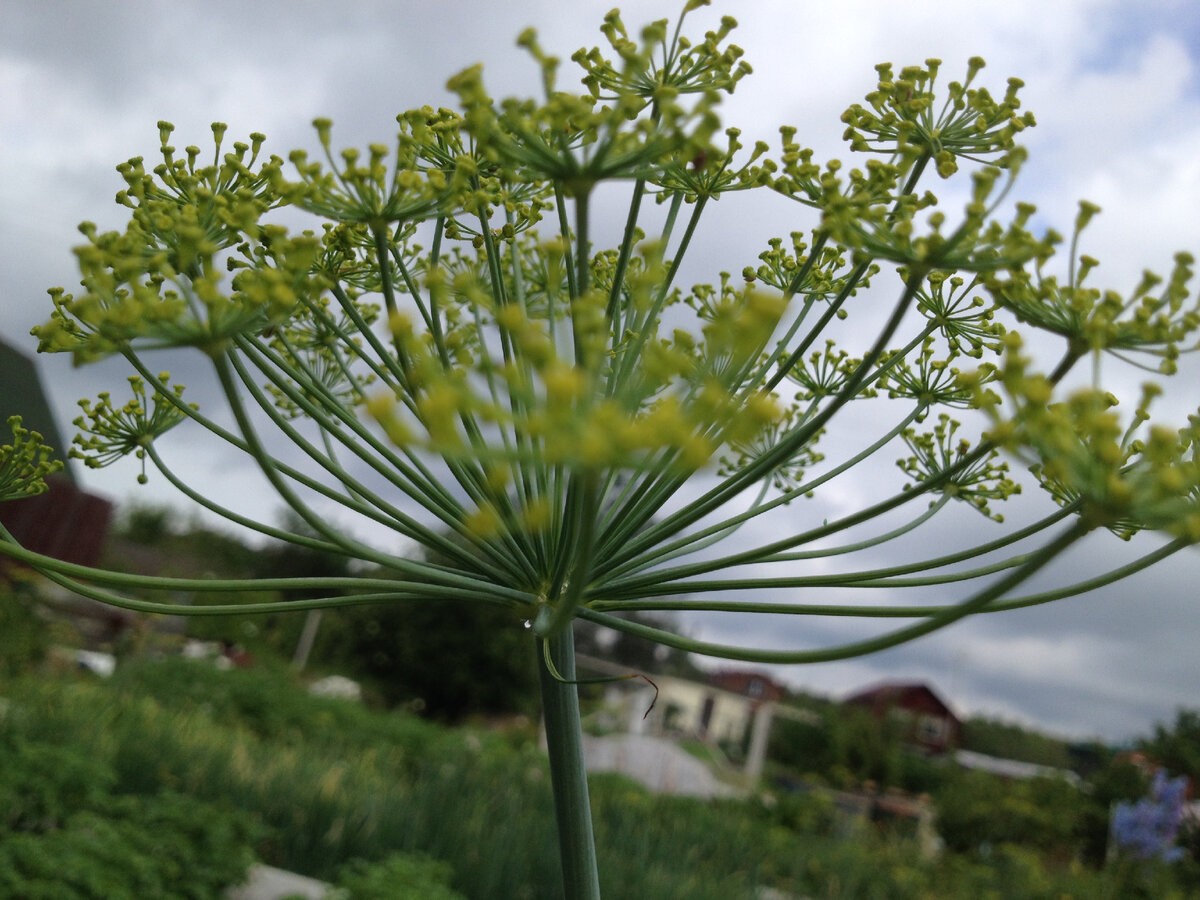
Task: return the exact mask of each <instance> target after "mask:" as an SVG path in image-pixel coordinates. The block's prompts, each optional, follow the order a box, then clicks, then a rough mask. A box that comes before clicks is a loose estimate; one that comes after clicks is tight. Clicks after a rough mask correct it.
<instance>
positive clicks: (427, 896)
mask: <svg viewBox="0 0 1200 900" xmlns="http://www.w3.org/2000/svg"><path fill="white" fill-rule="evenodd" d="M451 875H452V873H451V871H450V866H449V865H447V864H446V863H444V862H438V861H436V860H431V859H423V858H421V857H418V856H410V855H408V854H404V853H395V854H392V855H391V856H389V857H388V858H387V859H385V860H383V861H382V862H377V863H366V862H363V861H361V860H356V861H353V862H350V863H347V864H346V865H345V866H343V867H342V868H341V870H339V872H338V877H337V882H336V887H337V888H338V891H335V892H334V893H333V894H332V896H331V900H334V898H336V900H343V898H344V900H463V895H462V894H460V893H458V892H457V891H455V890H453V889H451V888H450V887H449V883H450V879H451Z"/></svg>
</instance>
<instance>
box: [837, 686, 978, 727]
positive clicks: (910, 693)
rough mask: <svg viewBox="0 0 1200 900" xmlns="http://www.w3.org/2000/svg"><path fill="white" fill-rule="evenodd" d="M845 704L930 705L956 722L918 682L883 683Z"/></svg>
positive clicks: (856, 693)
mask: <svg viewBox="0 0 1200 900" xmlns="http://www.w3.org/2000/svg"><path fill="white" fill-rule="evenodd" d="M844 702H846V703H853V704H856V705H860V706H872V707H888V706H899V707H911V706H914V705H916V704H918V703H922V702H925V703H932V704H933V705H934V706H935V707H937V708H938V709H939V710H940V711H942V712H943V713H944V714H945V715H947V716H949V717H950V718H952V719H954V720H955V721H958V716H956V715H955V714H954V710H952V709H951V708H950V707H949V705H948V704H947V703H946V702H945V701H944V700H942V698H941V697H939V696H938V695H937V693H936V692H935V691H934V690H933V688H931V687H930V686H929V685H927V684H924V683H923V682H919V681H910V682H884V683H883V684H877V685H874V686H872V687H869V688H865V689H864V690H861V691H856V692H855V693H853V694H851V695H850V696H848V697H847V698H846V699H845V701H844Z"/></svg>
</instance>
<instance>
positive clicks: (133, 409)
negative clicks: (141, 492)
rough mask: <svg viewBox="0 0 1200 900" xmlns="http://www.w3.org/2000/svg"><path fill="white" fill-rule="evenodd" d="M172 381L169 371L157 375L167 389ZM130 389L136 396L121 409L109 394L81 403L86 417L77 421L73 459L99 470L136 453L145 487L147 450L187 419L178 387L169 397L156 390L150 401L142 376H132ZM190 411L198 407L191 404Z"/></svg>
mask: <svg viewBox="0 0 1200 900" xmlns="http://www.w3.org/2000/svg"><path fill="white" fill-rule="evenodd" d="M169 380H170V375H169V374H168V373H166V372H163V373H161V374H160V375H159V376H158V381H159V383H160V384H162V385H164V386H165V385H166V384H167V382H168V381H169ZM129 386H130V388H131V389H132V392H133V397H131V398H130V399H129V400H128V401H126V402H125V403H124V404H123V405H121V406H116V405H114V404H113V402H112V396H111V395H110V394H109V393H108V392H107V391H104V392H102V393H101V394H100V395H99V396H98V397H97V399H96V401H95V402H94V403H93V402H91V401H89V400H80V401H79V406H80V407H81V408H82V409H83V415H82V416H79V417H78V418H77V419H75V423H74V424H75V427H76V428H78V429H79V434H78V435H76V437H75V440H74V444H75V446H73V447H72V448H71V456H72V457H73V458H75V459H82V460H83V462H84V464H85V465H86V466H88V467H89V468H92V469H99V468H103V467H104V466H107V465H111V464H112V463H114V462H116V461H117V460H120V459H124V458H125V457H126V456H129V455H130V454H133V455H134V456H136V457H137V458H138V459H139V460H142V461H143V470H142V473H141V474H140V475H139V476H138V481H139V482H141V483H143V484H144V483H145V481H146V473H145V457H146V448H147V447H148V446H149V445H150V444H151V443H152V442H153V441H154V440H155V438H158V437H161V436H162V435H163V434H165V433H166V432H168V431H170V430H171V429H172V428H174V427H175V426H176V425H178V424H179V423H180V422H181V421H183V419H184V417H185V415H184V413H183V412H182V411H181V410H180V406H181V404H182V400H181V397H182V395H183V387H182V386H181V385H175V386H174V388H173V390H172V391H171V392H170V396H168V395H164V394H162V393H160V392H159V391H157V390H156V391H155V392H154V393H153V394H152V395H151V396H150V397H149V398H147V396H146V384H145V382H144V381H143V380H142V378H141V377H140V376H137V375H131V376H130V377H129ZM191 408H192V409H195V408H196V407H195V405H194V404H192V405H191Z"/></svg>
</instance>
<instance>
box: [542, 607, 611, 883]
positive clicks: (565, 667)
mask: <svg viewBox="0 0 1200 900" xmlns="http://www.w3.org/2000/svg"><path fill="white" fill-rule="evenodd" d="M546 644H547V646H546V647H545V648H544V649H545V650H546V651H548V652H547V654H546V655H540V656H539V659H538V674H539V676H540V678H541V687H542V713H543V715H544V717H545V720H546V749H547V751H548V753H549V754H550V782H551V784H552V785H553V787H554V815H555V818H556V819H557V821H558V847H559V854H560V856H561V857H562V868H563V896H564V897H565V898H566V900H599V898H600V876H599V872H598V870H597V867H596V842H595V838H594V837H593V836H592V807H591V803H590V802H589V800H588V785H587V768H586V767H585V766H584V760H583V730H582V728H581V726H580V721H579V689H578V688H577V687H576V686H575V685H574V684H572V683H570V682H573V681H574V679H575V637H574V634H573V632H572V630H571V628H570V627H567V628H563V629H561V630H560V631H559V632H558V633H556V634H553V635H551V636H550V637H549V638H547V639H546ZM547 655H548V656H549V662H550V663H551V664H552V665H553V667H554V670H555V671H551V669H550V667H549V666H548V665H547V659H546V656H547Z"/></svg>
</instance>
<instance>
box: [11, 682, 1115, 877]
mask: <svg viewBox="0 0 1200 900" xmlns="http://www.w3.org/2000/svg"><path fill="white" fill-rule="evenodd" d="M0 693H3V694H5V695H7V696H8V697H9V698H10V700H11V703H10V705H9V709H8V712H7V713H6V714H5V715H4V716H3V717H2V718H0V746H5V743H4V742H7V745H8V746H14V745H16V744H17V743H20V744H21V745H23V746H30V747H40V748H47V747H51V746H53V747H57V748H63V749H62V750H61V751H58V752H64V753H69V754H70V755H71V757H72V758H73V759H75V760H77V761H78V760H85V761H87V762H86V763H84V762H77V763H76V764H73V765H76V768H74V769H72V768H71V766H70V765H68V766H57V767H56V766H54V765H52V764H51V763H48V762H45V761H43V762H44V765H43V769H46V770H52V771H55V772H57V773H58V774H57V775H56V776H55V777H57V778H59V779H60V780H61V781H62V782H63V784H62V786H61V787H62V789H61V791H59V794H58V800H56V801H55V802H57V803H58V804H59V807H58V808H56V811H55V813H54V816H55V817H57V818H59V819H62V820H63V821H64V822H69V821H71V819H70V817H71V816H72V815H73V812H74V810H76V809H88V808H90V807H94V806H95V805H96V803H98V802H99V801H97V800H96V797H93V794H94V793H95V794H96V795H97V796H99V797H100V798H104V797H108V796H110V795H117V796H120V797H124V798H154V797H161V796H165V795H167V794H169V795H171V796H186V797H189V798H193V799H194V800H197V801H200V802H203V803H205V804H212V805H214V807H215V808H226V809H232V808H236V809H238V810H240V811H241V812H242V813H243V814H244V815H245V816H246V817H247V818H248V820H249V822H250V825H251V826H252V827H253V828H254V829H257V831H256V833H257V834H258V835H259V836H258V839H257V840H256V841H255V842H254V845H253V846H254V850H255V851H256V852H257V854H258V856H259V858H261V859H262V860H263V861H265V862H268V863H271V864H273V865H278V866H281V867H283V868H287V869H291V870H293V871H297V872H301V873H303V874H307V875H310V876H313V877H317V878H321V879H325V880H336V879H337V878H338V875H339V873H343V874H344V873H346V872H348V871H350V870H347V869H345V868H344V867H345V866H346V864H347V863H349V862H351V861H353V860H361V861H363V862H365V863H378V864H380V865H381V866H383V867H384V868H386V867H387V866H389V865H392V866H400V867H403V866H406V865H409V862H407V861H405V860H401V861H400V862H396V861H395V860H394V859H393V860H392V861H391V862H388V860H389V857H394V854H396V853H403V854H406V855H407V856H406V858H405V859H406V860H407V859H425V860H433V861H435V862H434V863H433V865H435V866H437V865H438V864H439V863H440V864H441V865H442V866H443V867H444V868H442V869H439V870H437V871H439V872H441V873H442V875H445V876H446V879H447V880H448V885H446V888H447V889H452V890H453V891H456V892H458V893H459V894H461V895H463V896H465V897H469V898H497V897H502V898H515V900H519V898H537V900H541V898H554V897H556V896H559V895H560V891H561V888H560V876H559V869H558V865H559V864H558V855H557V842H556V839H555V834H554V831H553V827H554V826H553V821H554V817H553V807H552V802H551V796H550V786H549V778H548V771H547V767H546V763H545V759H544V756H543V755H542V753H541V752H540V751H539V750H538V749H537V747H536V744H535V742H534V740H533V735H532V733H531V732H528V731H526V732H516V733H511V734H504V733H489V732H485V731H478V730H470V729H446V728H442V727H439V726H435V725H432V724H430V723H428V722H425V721H422V720H420V719H417V718H414V717H413V716H411V715H407V714H398V713H379V712H372V711H370V710H367V709H364V708H362V707H360V706H357V705H355V704H351V703H346V702H344V701H337V700H330V699H323V698H314V697H310V696H308V695H307V694H306V693H305V692H304V691H303V690H302V689H301V688H299V687H298V686H297V685H295V684H293V683H292V682H291V681H290V679H289V677H288V676H287V675H286V674H285V673H273V672H270V671H252V672H238V671H234V672H218V671H216V670H214V669H212V668H210V667H208V666H205V665H202V664H195V663H187V662H183V661H180V660H168V661H163V662H159V663H136V664H130V665H128V666H126V667H124V669H123V671H121V672H120V673H119V675H118V676H117V677H116V678H114V679H112V681H111V682H109V683H102V682H93V681H87V680H74V679H64V680H37V679H29V678H27V679H23V680H20V681H14V682H10V683H8V684H7V685H6V686H4V688H3V690H0ZM39 752H50V751H46V750H44V749H43V751H39ZM89 766H91V767H93V768H88V767H89ZM591 785H592V795H593V806H594V810H593V811H594V818H595V827H596V837H597V848H598V855H599V860H600V871H601V878H602V887H603V889H604V895H605V897H606V898H609V900H621V898H644V897H688V898H696V900H707V898H712V900H730V898H743V897H744V898H750V897H753V896H754V892H755V889H756V887H758V886H760V885H763V886H767V885H769V886H772V887H777V888H779V889H781V890H784V891H788V892H791V893H795V894H797V895H801V896H809V897H813V898H826V897H830V898H842V897H847V898H849V897H854V898H880V900H885V898H886V900H907V898H912V900H924V898H932V897H939V898H941V897H945V898H957V897H963V898H968V897H969V898H972V900H975V898H980V897H989V898H992V897H994V898H998V900H1004V898H1012V900H1017V898H1020V900H1036V898H1042V897H1044V898H1048V900H1049V898H1055V900H1057V898H1060V897H1063V896H1074V897H1090V896H1103V887H1104V885H1103V884H1102V880H1101V876H1099V875H1097V874H1096V873H1092V872H1089V871H1072V870H1069V869H1068V870H1055V869H1051V868H1046V867H1044V866H1042V864H1041V862H1040V860H1038V858H1037V857H1036V855H1034V854H1032V853H1029V852H1028V851H1016V850H1013V851H1009V850H1005V849H1003V848H1001V849H1000V850H999V851H998V852H997V853H995V854H994V857H993V859H992V860H990V861H988V862H987V863H984V862H981V861H979V860H977V859H969V858H967V857H958V856H948V857H946V858H944V859H943V860H941V861H940V862H938V863H936V864H926V863H922V862H920V861H919V860H918V859H917V853H916V849H915V847H914V846H913V845H911V844H909V843H907V842H905V841H899V840H887V839H885V838H882V837H879V836H876V835H873V834H870V833H864V834H863V835H861V836H860V837H859V838H858V839H855V840H849V841H847V840H839V839H837V838H836V837H834V836H832V835H830V834H828V833H823V831H822V830H821V829H819V828H814V827H813V824H812V823H813V822H814V821H815V820H814V819H813V817H811V816H807V817H806V816H796V815H792V814H791V813H788V812H787V811H786V808H787V805H786V804H782V805H779V806H776V807H774V808H769V807H767V806H764V805H763V804H761V803H758V802H755V801H742V800H723V801H717V802H708V801H700V800H695V799H691V798H682V797H671V796H661V795H654V794H651V793H649V792H647V791H645V790H643V789H641V788H640V787H638V786H636V785H635V784H633V783H632V782H630V781H629V780H628V779H625V778H622V777H619V776H604V775H601V776H594V777H593V778H592V779H591ZM97 792H98V793H97ZM123 802H127V803H135V802H138V801H136V800H135V799H127V800H126V801H123ZM28 815H31V816H34V817H36V815H38V813H36V812H35V813H29V814H28ZM61 840H64V841H67V840H68V839H67V838H66V837H64V838H61ZM68 843H69V841H68ZM81 865H83V864H82V863H81ZM379 871H380V872H382V871H384V870H383V869H380V870H379ZM358 874H359V875H360V876H362V877H365V878H367V879H368V883H369V879H370V878H372V877H374V878H376V879H378V881H377V883H386V880H387V877H386V876H384V875H374V876H372V875H371V873H370V872H367V874H366V875H363V873H362V872H361V871H359V873H358ZM437 877H441V876H437ZM63 896H73V895H69V894H64V895H63ZM80 896H86V895H80ZM364 896H370V895H369V894H365V895H364ZM448 896H452V895H448Z"/></svg>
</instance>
